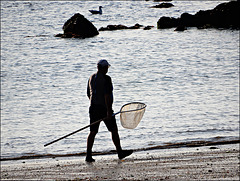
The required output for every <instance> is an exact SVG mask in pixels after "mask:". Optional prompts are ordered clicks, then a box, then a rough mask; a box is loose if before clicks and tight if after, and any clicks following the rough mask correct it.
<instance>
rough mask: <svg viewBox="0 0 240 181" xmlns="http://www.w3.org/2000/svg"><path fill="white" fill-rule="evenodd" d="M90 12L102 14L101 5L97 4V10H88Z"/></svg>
mask: <svg viewBox="0 0 240 181" xmlns="http://www.w3.org/2000/svg"><path fill="white" fill-rule="evenodd" d="M89 11H90V12H91V13H92V14H102V6H99V10H98V11H97V10H89Z"/></svg>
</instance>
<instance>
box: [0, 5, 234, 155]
mask: <svg viewBox="0 0 240 181" xmlns="http://www.w3.org/2000/svg"><path fill="white" fill-rule="evenodd" d="M172 3H173V4H174V5H175V6H174V7H172V8H169V9H152V8H149V7H150V6H153V5H156V4H159V3H156V2H152V1H147V2H146V1H86V2H84V1H69V2H64V1H58V2H54V1H32V2H31V1H29V2H27V1H24V2H23V1H1V156H2V157H3V158H7V157H16V156H23V155H32V154H68V153H79V152H84V151H86V139H87V136H88V132H89V130H88V129H86V130H84V131H81V132H79V133H77V134H75V135H72V136H71V137H69V138H66V139H64V140H61V141H59V142H57V143H55V144H53V145H50V146H48V147H44V146H43V145H44V144H46V143H48V142H50V141H52V140H54V139H56V138H59V137H61V136H64V135H65V134H68V133H70V132H73V131H75V130H77V129H79V128H81V127H83V126H86V125H88V124H89V118H88V107H89V101H88V98H87V96H86V86H87V81H88V78H89V76H90V75H91V74H92V73H94V72H96V63H97V61H98V60H99V59H102V58H104V59H107V60H108V61H109V62H110V64H111V65H112V67H111V68H110V69H109V75H110V76H111V77H112V80H113V84H114V96H115V97H114V98H115V102H114V105H113V107H114V110H115V111H116V112H117V111H119V109H120V108H121V106H122V105H124V104H126V103H128V102H134V101H140V102H144V103H146V104H147V110H146V112H145V115H144V117H143V119H142V121H141V122H140V124H139V126H138V127H137V128H135V129H133V130H128V129H124V128H122V127H121V125H120V121H119V116H117V121H118V125H119V134H120V137H121V141H122V142H121V143H122V146H123V148H125V149H139V148H146V147H149V146H154V145H162V144H166V143H178V142H189V141H198V140H204V141H206V140H232V139H238V138H239V137H238V136H239V73H238V72H239V31H237V30H217V29H204V30H199V29H196V28H190V29H188V30H187V31H184V32H175V31H174V29H166V30H158V29H157V28H156V26H157V21H158V19H159V18H160V17H162V16H172V17H179V16H180V15H181V14H182V13H183V12H188V13H192V14H194V13H196V12H197V11H199V10H200V9H202V10H207V9H212V8H214V7H215V6H216V5H218V4H220V3H222V1H219V2H218V1H172ZM99 5H101V6H103V14H102V15H91V14H90V13H89V12H88V10H89V9H98V6H99ZM75 13H81V14H83V15H84V16H85V17H86V18H87V19H88V20H90V21H91V22H92V23H93V24H94V25H95V26H96V27H97V28H98V29H99V28H100V27H105V26H107V25H109V24H123V25H127V26H132V25H134V24H136V23H139V24H142V25H144V26H147V25H153V26H155V27H154V28H153V29H151V30H148V31H144V30H142V29H139V30H121V31H112V32H107V31H106V32H100V34H99V35H98V36H96V37H93V38H88V39H61V38H56V37H54V35H55V34H57V33H62V29H61V28H62V26H63V24H64V23H65V22H66V21H67V20H68V19H69V18H70V17H71V16H72V15H73V14H75ZM113 149H114V146H113V143H112V141H111V137H110V133H109V132H108V131H107V129H106V127H105V126H104V124H102V125H101V127H100V131H99V134H98V135H97V137H96V141H95V145H94V150H93V151H108V150H113Z"/></svg>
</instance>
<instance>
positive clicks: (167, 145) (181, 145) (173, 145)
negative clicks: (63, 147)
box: [0, 140, 240, 162]
mask: <svg viewBox="0 0 240 181" xmlns="http://www.w3.org/2000/svg"><path fill="white" fill-rule="evenodd" d="M237 143H240V140H225V141H191V142H179V143H165V144H164V145H158V146H152V147H147V148H139V149H133V151H134V152H139V151H148V150H159V149H172V148H184V147H201V146H214V145H227V144H237ZM110 154H116V151H115V150H112V151H106V152H93V155H110ZM85 155H86V152H80V153H69V154H42V155H41V154H38V155H24V156H19V157H9V158H1V159H0V161H1V162H3V161H14V160H28V159H44V158H57V157H76V156H85Z"/></svg>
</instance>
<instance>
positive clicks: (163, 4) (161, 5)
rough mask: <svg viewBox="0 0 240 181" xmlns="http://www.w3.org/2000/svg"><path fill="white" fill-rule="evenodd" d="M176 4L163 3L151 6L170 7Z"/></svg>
mask: <svg viewBox="0 0 240 181" xmlns="http://www.w3.org/2000/svg"><path fill="white" fill-rule="evenodd" d="M172 6H174V5H173V4H172V3H161V4H158V5H156V6H152V7H151V8H170V7H172Z"/></svg>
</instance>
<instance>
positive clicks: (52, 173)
mask: <svg viewBox="0 0 240 181" xmlns="http://www.w3.org/2000/svg"><path fill="white" fill-rule="evenodd" d="M94 158H95V159H96V162H94V163H91V164H89V163H86V162H85V161H84V159H85V157H84V156H80V157H67V158H54V159H53V158H48V159H31V160H17V161H3V162H2V163H1V180H239V144H231V145H216V146H204V147H195V148H174V149H159V150H151V151H141V152H135V153H133V155H131V156H129V157H128V158H126V159H125V160H118V159H117V155H116V154H112V155H102V156H95V157H94Z"/></svg>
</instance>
